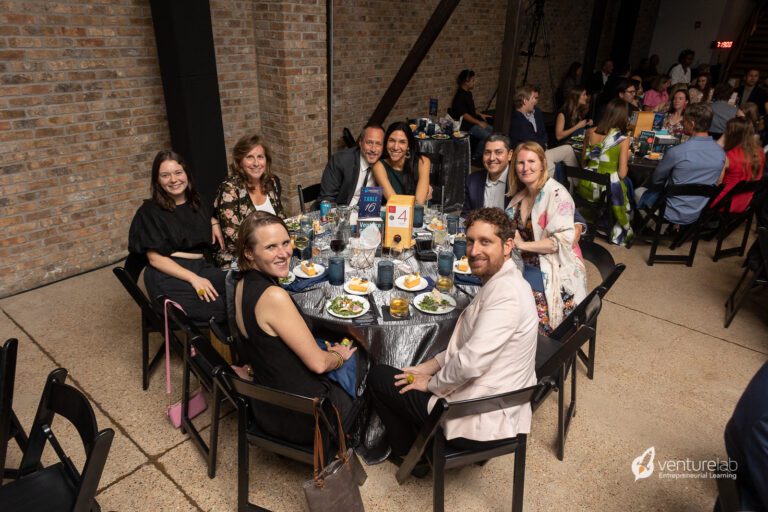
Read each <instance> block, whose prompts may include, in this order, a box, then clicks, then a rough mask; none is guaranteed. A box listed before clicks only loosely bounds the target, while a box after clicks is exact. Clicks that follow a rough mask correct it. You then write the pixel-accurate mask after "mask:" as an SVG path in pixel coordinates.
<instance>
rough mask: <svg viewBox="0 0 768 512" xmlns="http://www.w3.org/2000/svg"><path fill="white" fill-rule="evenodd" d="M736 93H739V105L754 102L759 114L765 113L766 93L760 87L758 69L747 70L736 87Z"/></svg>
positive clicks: (767, 102) (767, 99)
mask: <svg viewBox="0 0 768 512" xmlns="http://www.w3.org/2000/svg"><path fill="white" fill-rule="evenodd" d="M736 93H737V94H738V95H739V106H740V107H743V106H744V104H745V103H754V104H755V105H757V110H758V113H759V114H760V115H761V116H764V115H765V112H766V109H768V93H766V92H765V89H763V88H762V87H760V71H759V70H757V69H750V70H749V71H747V74H746V75H744V82H743V83H742V84H741V86H739V88H738V89H736Z"/></svg>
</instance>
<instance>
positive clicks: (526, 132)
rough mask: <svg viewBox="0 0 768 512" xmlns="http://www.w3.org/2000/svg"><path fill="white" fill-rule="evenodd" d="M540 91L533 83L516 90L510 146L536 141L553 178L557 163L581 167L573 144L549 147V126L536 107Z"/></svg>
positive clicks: (514, 146) (548, 171) (513, 147)
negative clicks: (545, 123) (542, 151)
mask: <svg viewBox="0 0 768 512" xmlns="http://www.w3.org/2000/svg"><path fill="white" fill-rule="evenodd" d="M538 102H539V91H538V90H536V88H535V87H533V86H532V85H524V86H522V87H520V88H519V89H518V90H517V91H516V92H515V107H516V110H515V111H514V112H513V113H512V122H511V127H510V129H509V140H510V147H511V148H512V149H515V148H516V147H517V146H518V144H521V143H523V142H536V143H538V144H539V146H541V147H542V148H543V149H544V151H545V155H546V156H547V173H548V174H549V177H550V178H551V177H552V176H553V175H554V174H555V164H557V163H559V162H562V163H564V164H565V165H568V166H570V167H579V160H578V159H577V158H576V153H574V151H573V149H572V148H571V146H569V145H567V144H565V145H563V146H557V147H554V148H550V149H547V142H548V141H547V128H546V126H544V114H542V112H541V109H539V108H537V107H536V104H537V103H538Z"/></svg>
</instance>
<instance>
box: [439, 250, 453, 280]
mask: <svg viewBox="0 0 768 512" xmlns="http://www.w3.org/2000/svg"><path fill="white" fill-rule="evenodd" d="M437 273H438V274H440V275H441V276H450V275H451V274H452V273H453V253H452V252H450V251H440V252H439V253H438V254H437Z"/></svg>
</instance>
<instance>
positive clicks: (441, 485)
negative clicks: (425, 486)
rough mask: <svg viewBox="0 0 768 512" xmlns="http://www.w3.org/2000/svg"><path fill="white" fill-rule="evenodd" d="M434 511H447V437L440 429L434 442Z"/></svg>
mask: <svg viewBox="0 0 768 512" xmlns="http://www.w3.org/2000/svg"><path fill="white" fill-rule="evenodd" d="M432 453H433V457H432V510H433V511H434V512H444V510H445V435H444V434H443V431H442V429H438V431H437V432H436V433H435V437H434V439H433V441H432Z"/></svg>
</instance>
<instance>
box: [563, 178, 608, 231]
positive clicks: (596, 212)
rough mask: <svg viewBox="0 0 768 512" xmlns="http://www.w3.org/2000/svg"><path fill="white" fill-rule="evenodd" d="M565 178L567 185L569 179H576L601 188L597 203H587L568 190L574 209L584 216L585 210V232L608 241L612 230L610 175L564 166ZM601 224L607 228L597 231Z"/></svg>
mask: <svg viewBox="0 0 768 512" xmlns="http://www.w3.org/2000/svg"><path fill="white" fill-rule="evenodd" d="M565 177H566V179H567V180H568V181H569V183H570V180H571V179H577V180H585V181H589V182H592V183H595V184H596V185H599V186H601V187H603V189H602V192H601V193H600V197H599V198H598V199H597V201H587V200H586V199H584V198H583V197H581V196H579V195H578V194H576V193H574V191H573V190H572V188H570V187H569V190H570V191H571V196H572V197H573V201H574V203H575V204H576V208H578V209H579V211H580V212H581V213H582V215H584V212H585V210H586V211H587V215H584V218H585V219H586V220H587V227H588V230H587V232H588V233H592V234H595V233H600V234H602V235H603V236H605V237H606V238H607V239H609V240H610V238H611V229H612V228H613V224H614V219H613V210H612V209H611V177H610V175H608V174H600V173H598V172H594V171H588V170H586V169H582V168H581V167H571V166H567V165H566V166H565ZM590 218H591V219H592V220H591V221H590V220H589V219H590ZM602 222H604V223H606V226H607V227H606V229H605V230H600V229H598V228H599V227H600V226H601V223H602Z"/></svg>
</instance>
